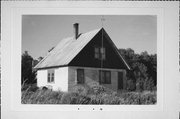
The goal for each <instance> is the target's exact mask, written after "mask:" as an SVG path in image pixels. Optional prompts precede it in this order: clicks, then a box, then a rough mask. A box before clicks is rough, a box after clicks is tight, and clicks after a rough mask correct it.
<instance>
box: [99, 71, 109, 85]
mask: <svg viewBox="0 0 180 119" xmlns="http://www.w3.org/2000/svg"><path fill="white" fill-rule="evenodd" d="M99 83H100V84H111V72H110V71H104V70H100V71H99Z"/></svg>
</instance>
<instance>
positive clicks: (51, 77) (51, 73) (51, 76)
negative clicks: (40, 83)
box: [47, 69, 55, 83]
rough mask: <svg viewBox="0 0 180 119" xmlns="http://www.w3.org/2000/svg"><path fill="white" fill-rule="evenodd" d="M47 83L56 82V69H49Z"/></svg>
mask: <svg viewBox="0 0 180 119" xmlns="http://www.w3.org/2000/svg"><path fill="white" fill-rule="evenodd" d="M47 83H55V71H54V69H49V70H48V71H47Z"/></svg>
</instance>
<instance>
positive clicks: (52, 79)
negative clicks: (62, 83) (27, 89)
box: [51, 73, 54, 82]
mask: <svg viewBox="0 0 180 119" xmlns="http://www.w3.org/2000/svg"><path fill="white" fill-rule="evenodd" d="M51 82H54V73H52V76H51Z"/></svg>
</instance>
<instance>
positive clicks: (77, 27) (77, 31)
mask: <svg viewBox="0 0 180 119" xmlns="http://www.w3.org/2000/svg"><path fill="white" fill-rule="evenodd" d="M73 27H74V38H75V39H77V38H78V35H79V24H78V23H75V24H73Z"/></svg>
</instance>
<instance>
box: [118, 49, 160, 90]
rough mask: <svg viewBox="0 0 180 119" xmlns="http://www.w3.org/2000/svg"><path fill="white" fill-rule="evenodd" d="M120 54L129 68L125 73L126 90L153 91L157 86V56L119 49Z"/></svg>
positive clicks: (145, 52)
mask: <svg viewBox="0 0 180 119" xmlns="http://www.w3.org/2000/svg"><path fill="white" fill-rule="evenodd" d="M119 52H120V54H121V55H122V57H123V58H124V59H125V60H126V62H127V63H128V64H129V66H130V67H131V70H128V71H127V89H128V90H140V91H143V90H154V89H156V85H157V55H156V54H148V52H147V51H144V52H142V53H140V54H138V53H135V52H134V50H133V49H131V48H128V49H119Z"/></svg>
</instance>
